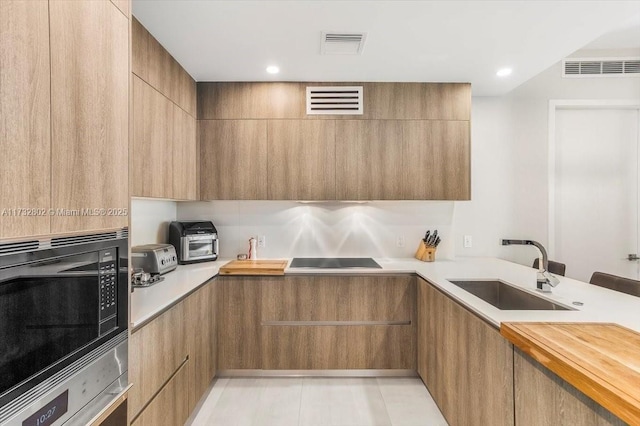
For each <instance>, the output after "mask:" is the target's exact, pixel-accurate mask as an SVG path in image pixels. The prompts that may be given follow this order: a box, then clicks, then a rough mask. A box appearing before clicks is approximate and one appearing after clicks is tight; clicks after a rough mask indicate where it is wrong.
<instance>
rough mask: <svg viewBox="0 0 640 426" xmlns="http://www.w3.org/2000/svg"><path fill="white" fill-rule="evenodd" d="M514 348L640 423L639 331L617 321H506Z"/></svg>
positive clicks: (505, 332)
mask: <svg viewBox="0 0 640 426" xmlns="http://www.w3.org/2000/svg"><path fill="white" fill-rule="evenodd" d="M500 333H501V334H502V335H503V336H504V337H505V338H507V339H508V340H509V341H511V342H512V343H513V344H514V345H515V346H516V347H518V348H519V349H520V350H522V351H523V352H525V353H527V354H528V355H529V356H531V357H532V358H533V359H535V360H536V361H538V362H539V363H540V364H542V365H544V366H545V367H546V368H548V369H549V370H551V371H553V372H554V373H555V374H557V375H558V376H560V377H561V378H562V379H564V380H565V381H567V382H568V383H570V384H571V385H573V386H574V387H575V388H576V389H578V390H580V391H581V392H582V393H584V394H585V395H587V396H589V397H590V398H591V399H593V400H594V401H596V402H597V403H598V404H600V405H602V406H603V407H605V408H606V409H608V410H609V411H611V412H612V413H613V414H615V415H616V416H618V417H619V418H620V419H622V420H624V421H625V422H627V423H629V424H640V333H637V332H635V331H633V330H630V329H628V328H625V327H622V326H620V325H617V324H607V323H546V322H533V323H524V322H503V323H502V324H501V326H500Z"/></svg>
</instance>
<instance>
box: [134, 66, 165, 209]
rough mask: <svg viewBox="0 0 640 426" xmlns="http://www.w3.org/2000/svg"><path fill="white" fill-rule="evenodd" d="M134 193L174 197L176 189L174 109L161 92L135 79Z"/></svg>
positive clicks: (147, 195) (144, 195)
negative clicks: (174, 184)
mask: <svg viewBox="0 0 640 426" xmlns="http://www.w3.org/2000/svg"><path fill="white" fill-rule="evenodd" d="M132 80H133V121H134V125H133V140H132V142H131V193H132V195H137V196H142V197H158V198H171V195H172V194H171V193H169V192H172V191H171V190H172V188H173V158H172V157H173V140H172V133H173V132H172V127H171V124H172V123H173V108H172V104H171V102H170V101H168V100H167V99H166V98H165V97H164V96H162V94H161V93H159V92H158V91H156V90H154V89H153V87H151V86H149V85H148V84H147V83H145V82H144V81H143V80H141V79H140V78H138V77H137V76H135V75H134V76H133V79H132Z"/></svg>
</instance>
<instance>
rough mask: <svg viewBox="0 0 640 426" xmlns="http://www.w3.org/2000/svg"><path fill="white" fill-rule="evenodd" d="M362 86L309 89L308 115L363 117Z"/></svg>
mask: <svg viewBox="0 0 640 426" xmlns="http://www.w3.org/2000/svg"><path fill="white" fill-rule="evenodd" d="M362 95H363V93H362V86H319V87H307V114H308V115H320V114H325V115H327V114H330V115H362V112H363V110H364V108H363V101H362V97H363V96H362Z"/></svg>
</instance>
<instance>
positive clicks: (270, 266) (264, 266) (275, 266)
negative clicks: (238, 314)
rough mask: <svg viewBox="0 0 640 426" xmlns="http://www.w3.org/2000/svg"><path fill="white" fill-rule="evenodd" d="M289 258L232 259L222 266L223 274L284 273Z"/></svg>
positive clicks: (221, 271) (221, 272)
mask: <svg viewBox="0 0 640 426" xmlns="http://www.w3.org/2000/svg"><path fill="white" fill-rule="evenodd" d="M287 263H289V261H288V260H232V261H231V262H229V263H227V264H226V265H223V266H222V267H221V268H220V274H221V275H284V269H285V268H286V267H287Z"/></svg>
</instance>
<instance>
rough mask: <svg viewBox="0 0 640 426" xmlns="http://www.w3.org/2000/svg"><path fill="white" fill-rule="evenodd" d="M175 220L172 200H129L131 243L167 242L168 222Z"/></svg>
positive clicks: (174, 205)
mask: <svg viewBox="0 0 640 426" xmlns="http://www.w3.org/2000/svg"><path fill="white" fill-rule="evenodd" d="M172 220H176V203H175V202H174V201H165V200H154V199H142V198H134V199H132V200H131V230H130V231H131V232H130V236H131V245H132V246H139V245H142V244H155V243H167V242H168V236H169V235H168V234H169V222H171V221H172Z"/></svg>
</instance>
